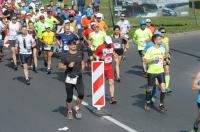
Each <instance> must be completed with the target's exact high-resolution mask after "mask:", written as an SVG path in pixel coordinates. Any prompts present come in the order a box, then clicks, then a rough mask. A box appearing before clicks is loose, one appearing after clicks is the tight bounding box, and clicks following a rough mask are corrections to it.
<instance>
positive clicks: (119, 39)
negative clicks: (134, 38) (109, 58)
mask: <svg viewBox="0 0 200 132" xmlns="http://www.w3.org/2000/svg"><path fill="white" fill-rule="evenodd" d="M123 40H125V41H126V42H127V43H128V39H127V38H126V37H125V36H122V35H120V27H119V26H118V25H116V26H115V27H114V34H113V35H112V41H113V43H114V46H115V49H114V60H115V72H116V75H117V82H120V64H121V60H122V55H123V53H124V51H126V50H127V49H126V46H124V44H123ZM127 43H126V44H127Z"/></svg>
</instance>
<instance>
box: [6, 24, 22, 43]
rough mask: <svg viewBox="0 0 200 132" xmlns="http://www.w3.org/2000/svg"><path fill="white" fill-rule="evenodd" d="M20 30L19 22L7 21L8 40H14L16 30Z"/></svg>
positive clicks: (16, 33)
mask: <svg viewBox="0 0 200 132" xmlns="http://www.w3.org/2000/svg"><path fill="white" fill-rule="evenodd" d="M19 30H20V23H19V22H16V23H12V22H10V23H9V35H8V36H9V37H8V40H16V36H17V35H18V32H19Z"/></svg>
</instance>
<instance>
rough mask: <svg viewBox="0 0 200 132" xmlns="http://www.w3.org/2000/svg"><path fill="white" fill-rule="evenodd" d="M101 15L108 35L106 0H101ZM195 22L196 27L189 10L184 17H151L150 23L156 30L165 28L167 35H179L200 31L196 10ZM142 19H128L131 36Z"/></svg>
mask: <svg viewBox="0 0 200 132" xmlns="http://www.w3.org/2000/svg"><path fill="white" fill-rule="evenodd" d="M100 11H101V13H103V14H104V16H105V20H106V22H107V23H108V24H109V26H110V29H109V31H108V34H110V33H111V32H112V28H111V27H112V21H111V15H110V12H109V8H108V0H102V2H101V8H100ZM195 11H196V15H197V22H198V25H195V24H193V21H192V9H191V8H190V9H189V16H186V17H177V16H176V17H153V18H151V20H152V23H153V24H154V25H155V26H156V28H160V27H165V28H166V29H167V31H168V33H180V32H188V31H195V30H200V9H196V10H195ZM142 19H146V18H128V20H129V21H130V23H131V25H132V26H133V28H132V29H131V32H130V34H133V32H134V31H135V29H136V28H137V25H138V22H139V21H140V20H142ZM117 21H118V18H115V22H117Z"/></svg>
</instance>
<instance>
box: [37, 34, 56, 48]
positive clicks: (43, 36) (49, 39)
mask: <svg viewBox="0 0 200 132" xmlns="http://www.w3.org/2000/svg"><path fill="white" fill-rule="evenodd" d="M54 37H55V33H54V32H52V31H50V32H46V31H45V32H44V33H42V34H41V35H40V39H42V40H43V41H45V42H47V43H48V44H49V45H53V42H54Z"/></svg>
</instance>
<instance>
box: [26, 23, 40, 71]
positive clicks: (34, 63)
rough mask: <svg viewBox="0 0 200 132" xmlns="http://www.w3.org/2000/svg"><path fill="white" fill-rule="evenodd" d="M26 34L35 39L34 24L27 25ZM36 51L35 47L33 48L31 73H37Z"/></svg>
mask: <svg viewBox="0 0 200 132" xmlns="http://www.w3.org/2000/svg"><path fill="white" fill-rule="evenodd" d="M28 33H29V34H30V35H32V37H33V39H34V40H35V39H36V30H35V28H34V24H33V23H32V22H29V23H28ZM37 54H38V49H37V46H36V45H35V46H34V47H33V71H34V72H35V73H37V67H38V59H37Z"/></svg>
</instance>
